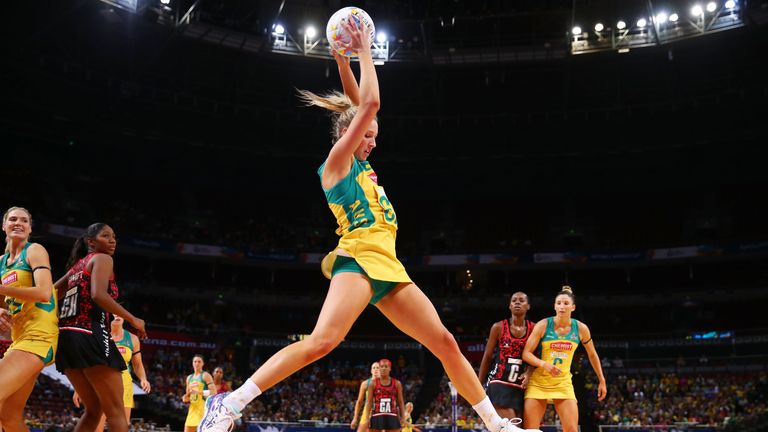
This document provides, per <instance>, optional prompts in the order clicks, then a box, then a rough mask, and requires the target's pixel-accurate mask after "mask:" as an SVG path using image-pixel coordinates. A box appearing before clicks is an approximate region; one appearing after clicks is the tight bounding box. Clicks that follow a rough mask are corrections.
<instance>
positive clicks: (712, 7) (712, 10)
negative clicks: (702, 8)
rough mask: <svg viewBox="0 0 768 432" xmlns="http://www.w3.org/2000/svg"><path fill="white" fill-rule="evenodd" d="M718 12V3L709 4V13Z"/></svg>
mask: <svg viewBox="0 0 768 432" xmlns="http://www.w3.org/2000/svg"><path fill="white" fill-rule="evenodd" d="M716 10H717V3H715V2H713V1H711V2H709V3H707V12H710V13H712V12H714V11H716Z"/></svg>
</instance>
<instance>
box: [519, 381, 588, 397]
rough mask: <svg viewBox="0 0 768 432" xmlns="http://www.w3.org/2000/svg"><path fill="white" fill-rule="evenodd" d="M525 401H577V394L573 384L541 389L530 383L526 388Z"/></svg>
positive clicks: (566, 383)
mask: <svg viewBox="0 0 768 432" xmlns="http://www.w3.org/2000/svg"><path fill="white" fill-rule="evenodd" d="M525 399H546V400H548V401H552V400H555V399H573V400H576V393H575V392H574V391H573V384H571V383H570V382H565V383H563V384H560V385H558V386H557V387H540V386H537V385H536V384H533V383H528V386H527V387H526V388H525Z"/></svg>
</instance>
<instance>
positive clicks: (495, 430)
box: [472, 396, 503, 432]
mask: <svg viewBox="0 0 768 432" xmlns="http://www.w3.org/2000/svg"><path fill="white" fill-rule="evenodd" d="M472 408H474V409H475V411H477V414H478V415H480V418H482V419H483V423H485V427H487V428H488V430H489V431H491V432H499V430H500V429H501V423H502V421H503V419H502V418H501V417H499V414H498V413H497V412H496V408H494V407H493V404H492V403H491V400H490V399H489V398H488V396H486V397H485V399H483V400H481V401H480V402H479V403H478V404H477V405H473V406H472Z"/></svg>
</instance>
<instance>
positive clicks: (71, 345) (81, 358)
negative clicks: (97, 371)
mask: <svg viewBox="0 0 768 432" xmlns="http://www.w3.org/2000/svg"><path fill="white" fill-rule="evenodd" d="M94 328H96V329H97V330H96V331H93V332H91V331H90V330H84V329H83V330H68V329H61V331H60V333H59V349H58V351H57V352H56V370H58V371H59V372H64V371H65V370H66V369H87V368H89V367H93V366H99V365H103V366H107V367H110V368H112V369H116V370H117V371H120V372H122V371H124V370H126V369H127V367H126V366H125V361H123V357H121V356H120V351H118V350H117V346H116V345H115V341H113V340H112V338H111V337H110V335H109V333H104V332H102V331H101V330H100V329H99V328H98V327H94Z"/></svg>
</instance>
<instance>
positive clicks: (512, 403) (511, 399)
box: [486, 383, 525, 416]
mask: <svg viewBox="0 0 768 432" xmlns="http://www.w3.org/2000/svg"><path fill="white" fill-rule="evenodd" d="M486 393H487V394H488V398H489V399H491V403H493V406H495V407H499V408H511V409H513V410H515V414H516V415H517V416H522V415H523V405H524V403H525V402H524V399H525V390H523V389H521V388H520V387H517V386H513V385H510V384H503V383H490V384H488V390H486Z"/></svg>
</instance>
